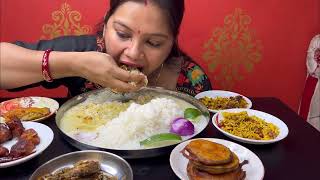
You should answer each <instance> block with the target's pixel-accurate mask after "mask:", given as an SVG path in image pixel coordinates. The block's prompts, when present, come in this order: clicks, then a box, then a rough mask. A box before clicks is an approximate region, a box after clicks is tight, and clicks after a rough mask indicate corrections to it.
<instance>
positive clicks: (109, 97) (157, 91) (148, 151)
mask: <svg viewBox="0 0 320 180" xmlns="http://www.w3.org/2000/svg"><path fill="white" fill-rule="evenodd" d="M101 94H103V96H101ZM146 94H147V95H152V96H158V95H161V96H163V95H164V96H170V97H173V98H177V99H179V100H183V101H185V102H187V103H189V104H191V105H192V106H194V107H196V108H197V109H198V110H199V111H200V112H201V114H202V115H203V118H202V119H201V121H200V122H199V126H198V127H197V128H195V129H196V130H195V133H194V134H192V135H189V136H185V137H183V138H182V141H185V140H188V139H190V138H192V137H194V136H196V135H197V134H199V133H200V132H201V131H203V130H204V129H205V128H206V126H207V125H208V123H209V121H210V120H209V118H210V117H209V112H208V110H207V108H206V107H205V106H204V105H203V104H201V103H200V102H199V101H198V100H196V99H195V98H194V97H192V96H189V95H187V94H184V93H180V92H175V91H169V90H164V89H162V88H143V89H141V90H139V91H137V92H134V93H126V94H121V93H120V94H119V93H113V92H112V91H109V90H107V89H100V90H95V91H90V92H88V93H84V94H81V95H78V96H75V97H74V98H72V99H70V100H69V101H67V102H66V103H64V104H63V105H62V106H61V107H60V109H59V110H58V112H57V115H56V124H57V127H58V129H59V132H60V133H61V134H62V136H63V137H64V138H65V139H66V140H67V141H68V142H69V143H70V144H71V145H73V146H75V147H77V148H79V149H81V150H102V151H108V152H112V153H115V154H117V155H120V156H121V157H124V158H129V159H135V158H145V157H154V156H159V155H161V154H168V153H170V151H171V150H172V149H173V147H174V146H175V145H176V144H178V143H180V142H182V141H180V142H176V143H174V144H170V145H165V146H162V147H154V148H143V149H130V148H106V147H101V146H95V145H92V144H88V143H84V142H83V141H79V139H77V138H75V137H73V136H70V135H69V134H68V133H66V132H64V131H63V129H62V119H63V117H64V115H65V114H66V113H67V112H68V110H69V109H71V108H73V107H75V106H77V105H78V104H80V103H83V102H85V101H86V100H90V98H91V97H92V96H95V97H98V98H95V100H94V101H95V103H103V102H106V101H119V102H128V101H129V100H133V99H135V98H138V97H140V96H141V95H146ZM143 113H144V112H143Z"/></svg>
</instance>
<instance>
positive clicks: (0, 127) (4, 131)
mask: <svg viewBox="0 0 320 180" xmlns="http://www.w3.org/2000/svg"><path fill="white" fill-rule="evenodd" d="M10 139H12V133H11V131H10V129H9V127H8V126H7V125H6V124H4V123H0V144H1V143H4V142H6V141H8V140H10ZM0 154H1V153H0ZM0 157H1V156H0Z"/></svg>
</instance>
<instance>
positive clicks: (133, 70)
mask: <svg viewBox="0 0 320 180" xmlns="http://www.w3.org/2000/svg"><path fill="white" fill-rule="evenodd" d="M120 68H121V69H123V70H126V71H129V72H130V73H132V74H133V73H136V74H142V72H141V71H140V70H139V69H138V68H137V67H132V66H127V65H124V64H123V65H121V66H120ZM128 83H129V84H131V85H133V86H137V83H136V82H128ZM147 85H148V78H147V76H145V78H144V80H143V86H147ZM111 90H112V91H113V92H114V93H118V91H117V89H111Z"/></svg>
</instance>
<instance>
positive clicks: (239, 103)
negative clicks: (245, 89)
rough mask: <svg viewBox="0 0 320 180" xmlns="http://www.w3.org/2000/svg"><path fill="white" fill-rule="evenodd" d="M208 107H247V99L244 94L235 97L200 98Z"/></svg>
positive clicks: (217, 108) (218, 108)
mask: <svg viewBox="0 0 320 180" xmlns="http://www.w3.org/2000/svg"><path fill="white" fill-rule="evenodd" d="M199 100H200V101H201V102H202V103H203V104H204V105H205V106H207V108H208V109H215V110H221V109H231V108H246V107H247V106H248V103H247V101H246V100H245V99H244V98H243V97H242V96H235V97H215V98H211V97H207V96H205V97H203V98H200V99H199Z"/></svg>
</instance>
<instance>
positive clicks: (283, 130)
mask: <svg viewBox="0 0 320 180" xmlns="http://www.w3.org/2000/svg"><path fill="white" fill-rule="evenodd" d="M242 111H246V112H247V113H248V115H249V116H253V115H255V116H257V117H259V118H261V119H263V120H264V121H266V122H268V123H272V124H274V125H275V126H277V127H278V128H279V135H278V136H277V137H276V138H275V139H271V140H255V139H248V138H242V137H239V136H235V135H233V134H230V133H228V132H226V131H224V130H223V129H221V128H220V127H219V126H218V123H220V122H221V121H222V120H223V115H222V112H232V113H236V112H242ZM212 123H213V125H214V126H215V127H216V128H217V129H218V130H219V131H220V132H222V133H223V134H225V135H226V136H228V137H230V138H232V139H234V140H236V141H240V142H243V143H248V144H270V143H274V142H277V141H280V140H282V139H284V138H285V137H287V135H288V133H289V129H288V127H287V125H286V124H285V123H284V122H283V121H281V120H280V119H279V118H277V117H275V116H272V115H271V114H268V113H265V112H262V111H257V110H253V109H241V108H236V109H228V110H222V111H219V112H218V113H216V114H215V115H214V116H213V117H212Z"/></svg>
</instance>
